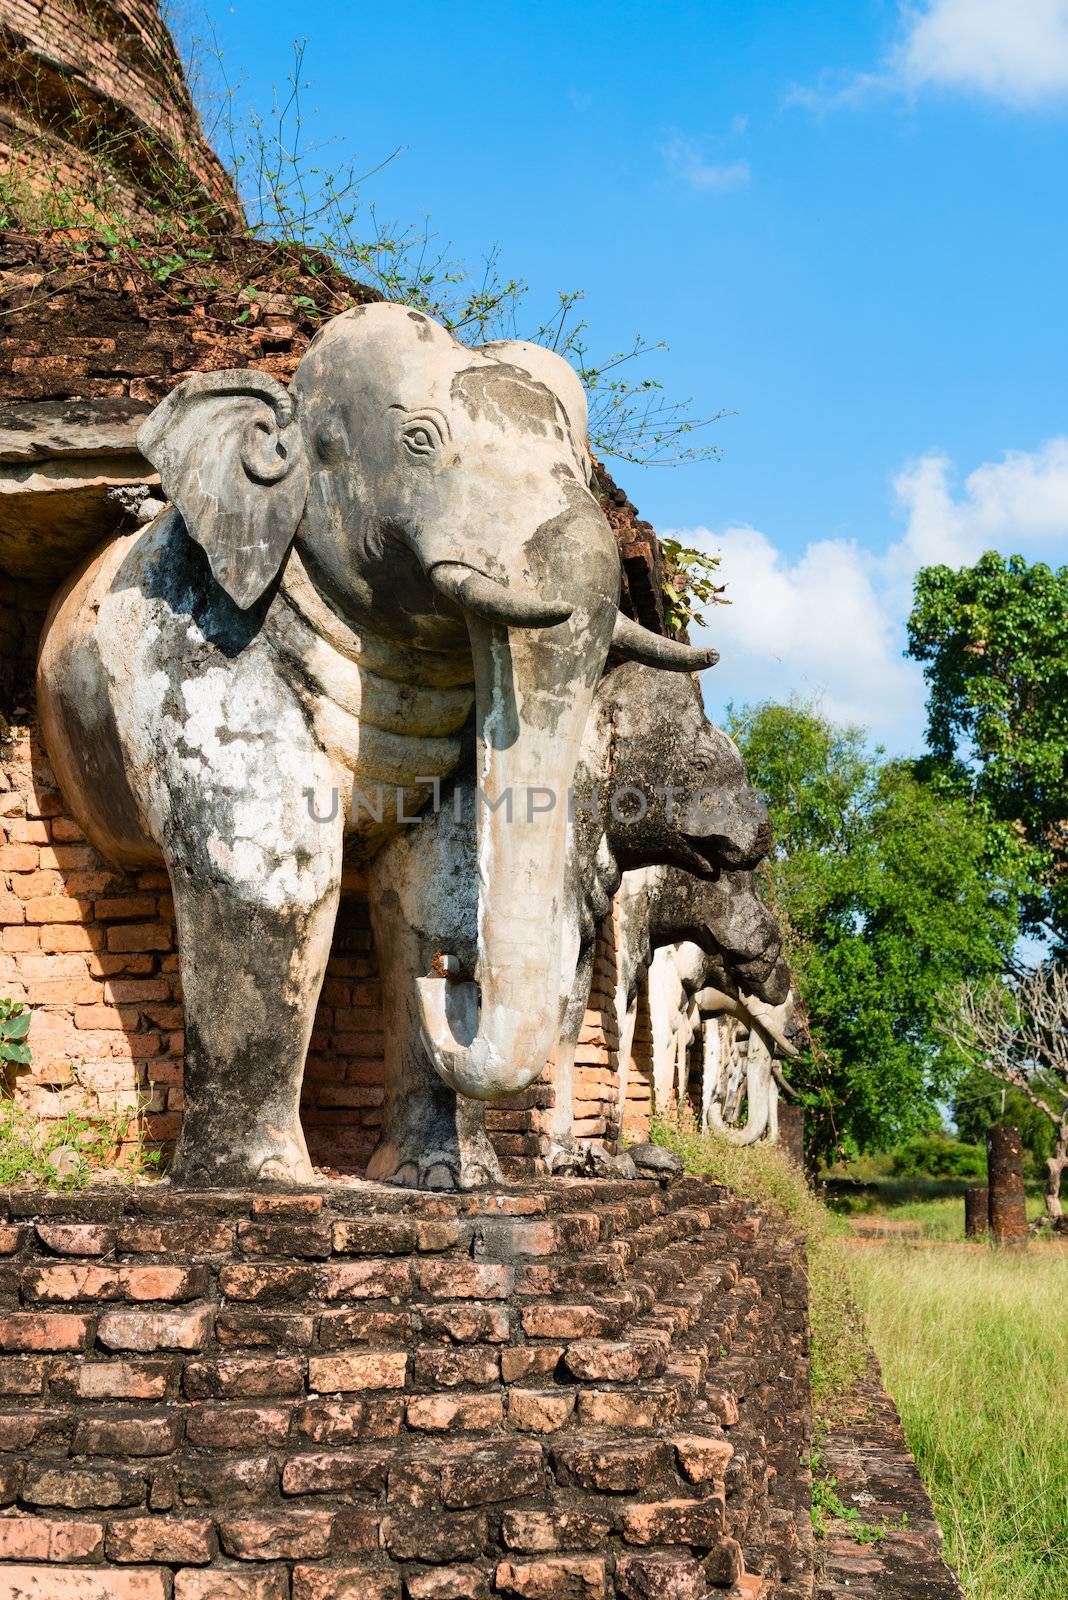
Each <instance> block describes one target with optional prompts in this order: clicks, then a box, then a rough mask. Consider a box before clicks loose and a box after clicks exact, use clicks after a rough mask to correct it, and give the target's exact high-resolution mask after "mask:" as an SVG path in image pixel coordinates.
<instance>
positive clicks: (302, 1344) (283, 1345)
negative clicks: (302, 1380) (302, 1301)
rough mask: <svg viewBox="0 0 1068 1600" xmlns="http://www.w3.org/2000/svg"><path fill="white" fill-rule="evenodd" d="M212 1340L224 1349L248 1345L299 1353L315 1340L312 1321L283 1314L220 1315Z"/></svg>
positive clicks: (275, 1312) (216, 1321) (235, 1312)
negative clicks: (297, 1351) (216, 1341)
mask: <svg viewBox="0 0 1068 1600" xmlns="http://www.w3.org/2000/svg"><path fill="white" fill-rule="evenodd" d="M215 1337H216V1339H218V1341H219V1343H220V1344H221V1345H223V1346H225V1347H226V1348H231V1347H236V1348H242V1347H248V1346H250V1345H251V1346H259V1347H264V1346H265V1347H266V1348H267V1349H269V1350H302V1349H305V1348H306V1347H307V1346H308V1345H310V1344H311V1342H312V1340H313V1339H314V1337H315V1319H314V1318H313V1317H308V1316H287V1315H286V1313H285V1312H282V1311H219V1312H217V1313H216V1316H215ZM321 1342H322V1343H326V1342H327V1341H325V1340H323V1341H321Z"/></svg>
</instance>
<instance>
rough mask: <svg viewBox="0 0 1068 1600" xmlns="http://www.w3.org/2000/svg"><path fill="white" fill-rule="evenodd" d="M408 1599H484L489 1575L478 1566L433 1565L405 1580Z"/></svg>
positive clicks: (487, 1590)
mask: <svg viewBox="0 0 1068 1600" xmlns="http://www.w3.org/2000/svg"><path fill="white" fill-rule="evenodd" d="M406 1582H407V1591H408V1595H409V1597H410V1600H485V1597H486V1596H487V1595H488V1594H489V1575H488V1574H487V1573H485V1572H483V1571H482V1570H481V1568H479V1567H434V1568H432V1569H431V1570H430V1571H429V1572H417V1573H414V1574H412V1576H411V1577H409V1578H408V1579H407V1580H406Z"/></svg>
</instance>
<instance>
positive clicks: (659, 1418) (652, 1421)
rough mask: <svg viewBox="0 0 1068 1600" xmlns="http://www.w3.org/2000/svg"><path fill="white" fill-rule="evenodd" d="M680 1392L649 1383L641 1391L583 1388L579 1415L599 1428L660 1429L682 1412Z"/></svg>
mask: <svg viewBox="0 0 1068 1600" xmlns="http://www.w3.org/2000/svg"><path fill="white" fill-rule="evenodd" d="M679 1405H680V1400H679V1394H678V1391H677V1390H675V1389H654V1388H653V1387H652V1385H651V1384H650V1385H647V1386H646V1387H645V1388H644V1389H643V1390H642V1391H641V1392H640V1393H637V1394H635V1393H627V1391H626V1390H622V1389H615V1390H609V1389H583V1390H580V1391H579V1397H578V1416H579V1422H580V1423H582V1424H583V1425H584V1426H592V1427H595V1428H659V1427H662V1426H663V1425H664V1424H665V1423H668V1422H670V1421H671V1420H672V1418H673V1417H674V1416H676V1414H677V1413H678V1410H679Z"/></svg>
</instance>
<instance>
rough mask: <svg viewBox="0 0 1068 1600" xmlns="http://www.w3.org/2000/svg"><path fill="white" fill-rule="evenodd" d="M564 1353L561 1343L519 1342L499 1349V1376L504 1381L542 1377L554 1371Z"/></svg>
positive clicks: (512, 1381) (510, 1381)
mask: <svg viewBox="0 0 1068 1600" xmlns="http://www.w3.org/2000/svg"><path fill="white" fill-rule="evenodd" d="M563 1353H564V1347H563V1345H562V1344H520V1345H513V1346H512V1347H511V1349H508V1350H502V1351H501V1377H502V1378H503V1379H504V1381H505V1383H518V1382H519V1381H520V1380H521V1379H523V1378H532V1377H536V1376H542V1377H544V1376H545V1375H546V1374H548V1373H551V1372H555V1371H556V1369H557V1367H558V1366H559V1365H560V1358H561V1356H562V1355H563Z"/></svg>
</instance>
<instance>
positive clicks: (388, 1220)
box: [332, 1217, 419, 1256]
mask: <svg viewBox="0 0 1068 1600" xmlns="http://www.w3.org/2000/svg"><path fill="white" fill-rule="evenodd" d="M332 1237H333V1245H334V1249H335V1250H338V1251H340V1252H341V1253H342V1254H348V1255H364V1256H376V1255H382V1256H388V1255H411V1254H414V1252H415V1251H416V1250H418V1248H419V1246H418V1242H417V1239H418V1235H417V1232H416V1225H415V1223H414V1222H410V1221H408V1220H407V1218H404V1217H373V1218H371V1219H369V1220H368V1219H361V1220H360V1221H358V1222H335V1223H334V1226H333V1230H332Z"/></svg>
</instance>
